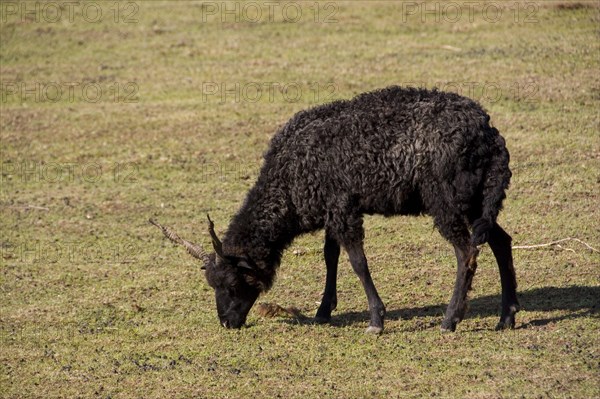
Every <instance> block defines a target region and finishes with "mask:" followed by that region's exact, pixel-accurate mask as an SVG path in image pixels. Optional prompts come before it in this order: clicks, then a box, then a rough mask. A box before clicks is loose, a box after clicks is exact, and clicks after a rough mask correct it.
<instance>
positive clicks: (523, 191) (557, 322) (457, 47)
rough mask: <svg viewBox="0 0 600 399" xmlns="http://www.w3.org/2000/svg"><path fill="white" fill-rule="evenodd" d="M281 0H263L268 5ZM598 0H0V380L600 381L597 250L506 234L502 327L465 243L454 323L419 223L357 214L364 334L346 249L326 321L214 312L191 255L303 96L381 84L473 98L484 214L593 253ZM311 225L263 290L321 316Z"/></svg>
mask: <svg viewBox="0 0 600 399" xmlns="http://www.w3.org/2000/svg"><path fill="white" fill-rule="evenodd" d="M273 4H274V5H273ZM597 4H598V3H597V2H554V1H544V2H542V1H539V2H520V3H517V2H483V1H481V2H475V3H464V2H454V3H439V2H429V3H427V4H423V3H416V2H405V3H401V2H375V3H374V2H360V1H354V2H335V1H334V2H319V3H314V2H305V3H300V2H282V3H268V2H249V3H239V2H230V3H228V4H227V5H225V4H223V3H221V2H205V3H201V2H195V1H181V2H167V1H164V2H160V1H132V2H120V3H114V2H112V1H111V2H101V1H97V2H78V3H76V4H75V5H69V4H67V2H60V1H58V2H50V3H45V2H27V3H16V2H4V1H3V2H2V3H0V7H1V9H0V11H1V12H2V13H1V15H0V34H1V36H0V39H1V42H0V43H1V49H0V73H1V79H0V80H1V83H2V87H1V88H0V95H1V96H2V98H1V104H0V105H1V115H0V130H1V133H0V140H1V143H0V146H1V147H0V148H1V152H2V159H1V162H2V177H1V178H2V190H1V197H0V212H1V214H0V228H1V233H2V234H1V241H0V246H1V249H2V252H1V254H2V257H1V259H0V262H1V266H0V293H1V300H0V359H1V366H0V367H1V374H0V397H2V398H238V397H239V398H241V397H249V398H252V397H264V398H277V397H280V398H363V397H364V398H396V397H398V398H421V397H441V398H593V397H600V334H599V331H600V320H599V318H598V315H599V305H600V299H599V298H600V267H599V265H600V254H598V253H597V252H593V251H591V250H589V249H587V248H586V247H585V246H584V245H582V244H580V243H578V242H565V243H562V244H561V245H562V248H561V247H556V246H554V247H549V248H541V249H532V250H523V249H519V250H515V254H514V256H515V265H516V269H517V276H518V281H519V294H520V297H519V298H520V301H521V304H522V306H523V310H522V312H520V313H519V314H518V315H517V325H516V329H515V330H512V331H504V332H495V331H493V329H494V327H495V325H496V322H497V317H498V316H499V304H500V295H499V293H500V284H499V275H498V271H497V266H496V265H495V263H494V261H493V256H492V255H491V251H490V250H489V248H488V247H487V246H486V247H484V249H483V252H482V255H481V256H480V263H479V269H478V273H477V275H476V276H475V282H474V290H473V291H472V294H471V298H472V300H471V308H470V311H469V313H468V316H467V318H466V320H464V321H463V322H462V323H461V324H460V325H459V327H458V330H457V332H456V333H454V334H441V333H440V330H439V325H440V323H441V320H442V315H443V312H444V310H445V306H446V304H447V302H448V300H449V298H450V294H451V290H452V286H453V282H454V273H455V259H454V255H453V251H452V249H451V246H450V245H449V244H448V243H446V242H445V241H444V240H443V239H442V238H441V237H440V235H439V234H438V233H437V232H436V231H435V230H434V229H433V224H432V221H431V220H430V219H429V218H427V217H418V218H415V217H412V218H409V217H395V218H387V219H385V218H383V217H379V216H372V217H367V218H366V220H365V227H366V235H367V237H366V253H367V257H368V258H369V261H370V268H371V272H372V275H373V278H374V280H375V283H376V285H377V287H378V290H379V293H380V295H381V297H382V299H383V301H384V302H385V304H386V306H387V309H388V312H389V317H388V321H387V324H386V330H385V332H384V334H383V335H381V336H368V335H366V334H364V329H365V327H366V326H367V324H368V319H369V317H368V313H367V303H366V298H365V295H364V292H363V290H362V288H361V286H360V283H359V281H358V279H357V278H356V276H355V275H354V274H353V272H352V270H351V267H350V265H349V263H348V261H347V258H346V256H345V255H344V254H343V256H342V257H341V264H340V271H339V294H338V299H339V305H338V309H337V310H336V311H335V312H334V317H333V320H332V323H331V325H311V324H308V323H299V322H296V321H295V320H293V319H285V318H272V319H267V318H262V317H260V316H259V315H258V314H257V313H256V312H255V311H251V313H250V316H249V319H248V325H249V326H248V328H243V329H241V330H239V331H227V330H225V329H223V328H222V327H220V326H219V324H218V320H217V317H216V311H215V306H214V298H213V296H212V295H213V294H212V290H211V289H210V288H209V287H208V286H207V284H206V283H205V281H204V276H203V274H202V272H201V270H200V265H199V264H198V262H197V261H195V260H194V259H192V258H191V257H189V256H188V255H187V254H186V253H185V252H184V251H182V250H181V248H177V247H175V246H173V245H172V244H171V243H169V242H168V241H166V240H165V239H164V238H163V237H162V236H161V235H160V232H159V231H157V230H156V229H155V228H153V227H152V226H151V225H149V224H148V222H147V220H148V218H149V217H156V218H157V219H158V220H159V221H161V222H163V223H164V224H167V225H169V226H172V227H174V228H175V229H176V230H177V231H178V232H179V233H180V234H181V235H182V236H184V237H186V238H188V239H191V240H195V241H197V242H200V243H202V244H203V245H208V243H209V236H208V233H207V231H206V223H205V214H206V213H207V212H210V214H211V217H212V218H213V220H214V221H215V223H216V226H217V231H218V232H220V233H221V234H222V233H223V232H224V230H225V229H226V227H227V223H228V221H229V219H230V218H231V217H232V215H233V214H234V213H235V211H236V210H237V208H238V207H239V206H240V204H241V202H242V201H243V199H244V195H245V193H246V191H247V190H248V189H249V188H250V187H251V186H252V184H253V181H254V180H255V178H256V176H257V172H258V169H259V168H260V165H261V157H262V153H263V152H264V151H265V149H266V148H267V146H268V143H269V140H270V137H271V136H272V135H273V133H274V132H275V131H276V129H277V128H278V127H279V126H281V125H282V124H283V123H285V122H286V121H287V119H289V118H290V117H291V116H292V115H293V114H294V113H295V112H296V111H299V110H301V109H304V108H306V107H309V106H312V105H316V104H320V103H324V102H327V101H330V100H333V99H338V98H350V97H352V96H353V95H355V94H357V93H360V92H363V91H368V90H372V89H375V88H379V87H384V86H386V85H389V84H400V85H421V86H426V87H434V86H437V87H439V88H441V89H445V90H451V91H457V92H459V93H461V94H464V95H467V96H470V97H472V98H475V99H477V100H478V101H480V102H481V104H482V105H483V106H484V107H485V108H486V109H487V110H488V111H489V113H490V114H491V115H492V121H493V124H494V125H495V126H496V127H497V128H498V129H499V130H500V132H501V133H502V134H503V136H504V137H505V138H506V140H507V145H508V148H509V150H510V152H511V168H512V170H513V179H512V185H511V188H510V190H509V192H508V199H507V201H506V202H505V210H504V211H503V213H502V214H501V216H500V221H501V224H502V225H503V226H504V227H505V228H506V229H507V231H509V233H510V234H511V235H512V236H513V238H514V244H515V245H526V244H537V243H545V242H550V241H553V240H557V239H562V238H565V237H577V238H579V239H581V240H583V241H585V242H587V243H588V244H590V245H592V246H593V247H595V248H599V247H600V223H599V221H600V190H599V189H600V133H599V132H600V115H599V105H600V44H599V43H600V36H599V35H600V31H599V26H600V15H599V10H600V9H599V8H598V6H597ZM322 241H323V234H322V233H317V234H313V235H308V236H304V237H300V238H299V239H297V240H296V241H295V242H294V244H293V245H292V247H291V248H290V249H289V250H288V251H287V252H286V254H285V256H284V259H283V262H282V267H281V269H280V273H279V275H278V279H277V282H276V284H275V286H274V288H273V289H272V290H271V291H270V292H269V293H268V294H266V295H264V297H262V298H261V299H260V300H259V301H263V302H277V303H279V304H281V305H283V306H296V307H298V308H299V309H301V310H302V312H304V314H306V315H313V314H314V312H315V311H316V309H317V302H318V301H319V300H320V293H321V291H322V289H323V286H324V281H325V266H324V262H323V261H322V254H321V246H322Z"/></svg>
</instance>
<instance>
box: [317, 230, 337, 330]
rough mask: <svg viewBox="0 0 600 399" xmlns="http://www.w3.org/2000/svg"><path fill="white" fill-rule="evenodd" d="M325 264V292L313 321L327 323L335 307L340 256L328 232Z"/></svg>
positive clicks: (335, 243) (324, 251) (326, 235)
mask: <svg viewBox="0 0 600 399" xmlns="http://www.w3.org/2000/svg"><path fill="white" fill-rule="evenodd" d="M323 253H324V255H325V265H326V266H327V277H326V279H325V292H324V293H323V299H322V300H321V305H320V306H319V310H317V315H316V316H315V322H317V323H327V322H328V321H329V320H330V319H331V312H332V311H333V310H334V309H335V308H336V307H337V288H336V283H337V269H338V260H339V257H340V245H339V244H338V243H337V241H336V240H335V239H333V238H332V237H331V236H330V235H329V234H327V233H326V234H325V246H324V248H323Z"/></svg>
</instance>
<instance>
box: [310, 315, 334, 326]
mask: <svg viewBox="0 0 600 399" xmlns="http://www.w3.org/2000/svg"><path fill="white" fill-rule="evenodd" d="M329 320H331V318H330V317H323V316H315V318H314V319H313V321H314V322H315V323H316V324H327V323H329Z"/></svg>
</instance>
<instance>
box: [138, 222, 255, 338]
mask: <svg viewBox="0 0 600 399" xmlns="http://www.w3.org/2000/svg"><path fill="white" fill-rule="evenodd" d="M207 218H208V231H209V233H210V236H211V239H212V245H213V249H214V253H212V254H207V253H206V252H205V251H204V250H203V249H202V247H201V246H199V245H197V244H194V243H192V242H190V241H187V240H184V239H183V238H181V237H179V235H177V233H175V232H174V231H173V230H171V229H170V228H168V227H165V226H162V225H161V224H160V223H158V222H157V221H155V220H153V219H150V220H149V221H150V223H152V224H153V225H154V226H156V227H158V228H159V229H160V230H161V231H162V232H163V234H164V235H165V237H167V238H168V239H169V240H170V241H172V242H174V243H175V244H179V245H182V246H184V247H185V248H186V250H187V252H188V253H189V254H190V255H192V256H193V257H194V258H197V259H200V260H201V261H202V262H203V266H202V269H203V270H205V271H206V273H205V276H206V280H207V282H208V284H209V285H210V286H211V287H212V288H213V289H214V290H215V299H216V303H217V314H218V316H219V320H220V322H221V325H223V326H224V327H227V328H240V327H241V326H242V325H244V323H245V322H246V317H247V315H248V312H249V311H250V309H251V308H252V305H254V302H255V301H256V299H257V298H258V296H259V294H260V292H261V289H260V287H258V286H256V285H255V284H250V283H251V282H253V281H256V268H255V265H254V264H253V262H252V261H251V260H250V259H249V258H244V257H238V256H230V255H226V254H225V253H224V252H223V244H222V243H221V240H220V239H219V237H218V236H217V233H216V232H215V227H214V223H213V222H212V220H211V219H210V216H208V215H207Z"/></svg>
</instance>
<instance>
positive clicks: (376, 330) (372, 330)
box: [365, 326, 383, 335]
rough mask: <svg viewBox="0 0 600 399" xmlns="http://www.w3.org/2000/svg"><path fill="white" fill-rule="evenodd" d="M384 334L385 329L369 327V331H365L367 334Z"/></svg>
mask: <svg viewBox="0 0 600 399" xmlns="http://www.w3.org/2000/svg"><path fill="white" fill-rule="evenodd" d="M382 332H383V327H375V326H369V327H367V329H366V330H365V333H367V334H375V335H377V334H381V333H382Z"/></svg>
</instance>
